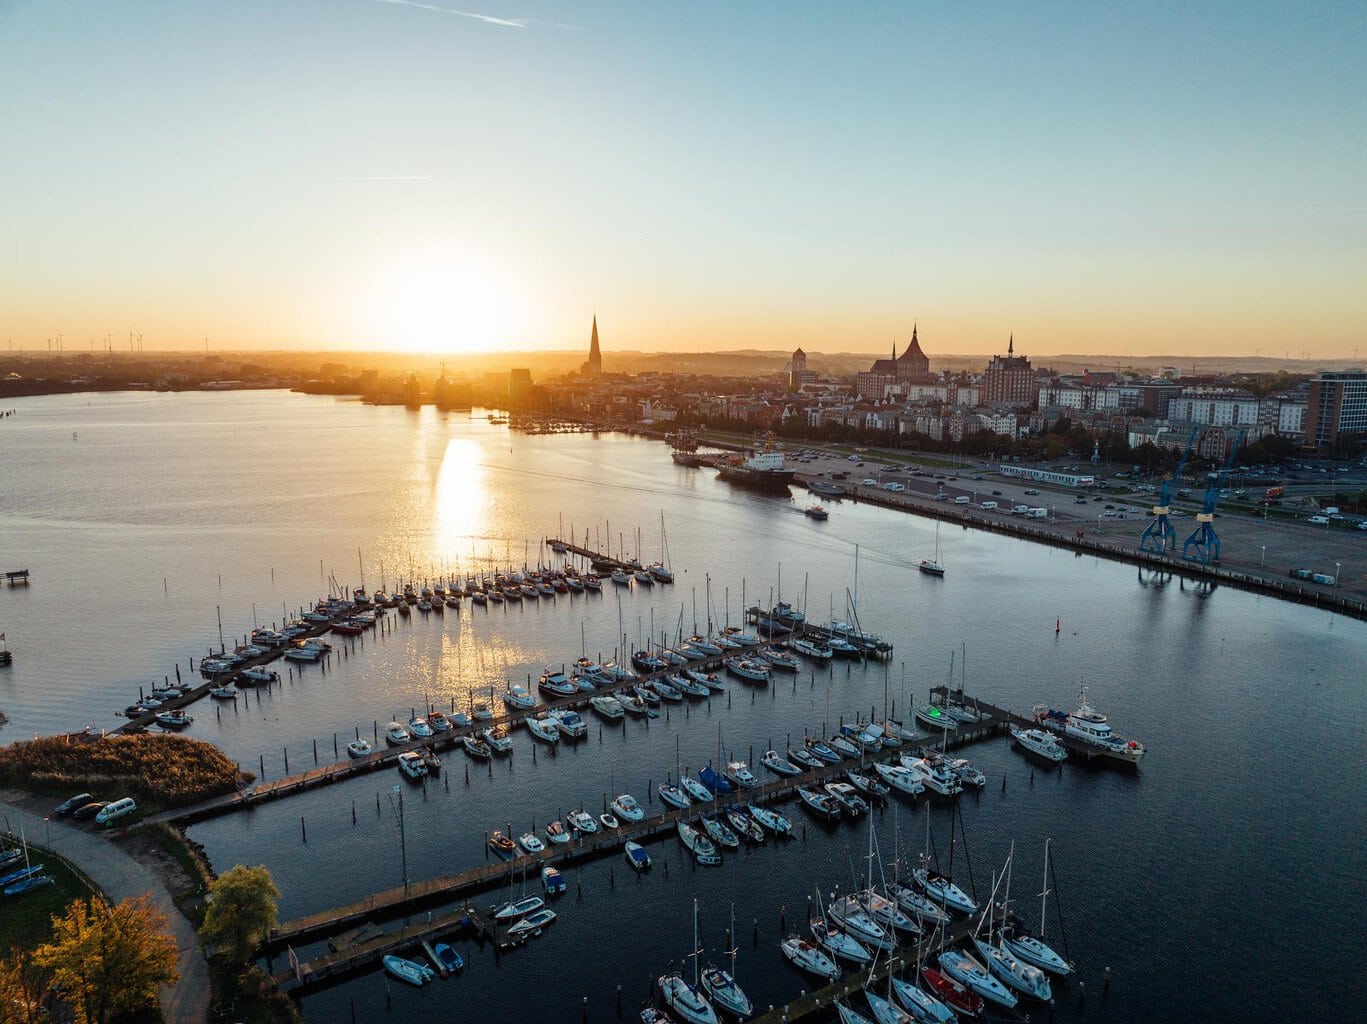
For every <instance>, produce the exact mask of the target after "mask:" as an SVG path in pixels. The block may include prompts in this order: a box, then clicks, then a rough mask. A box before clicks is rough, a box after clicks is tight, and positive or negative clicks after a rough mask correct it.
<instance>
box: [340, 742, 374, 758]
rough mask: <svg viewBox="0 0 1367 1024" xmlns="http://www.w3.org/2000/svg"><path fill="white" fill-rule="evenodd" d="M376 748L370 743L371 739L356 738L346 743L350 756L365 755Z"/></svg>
mask: <svg viewBox="0 0 1367 1024" xmlns="http://www.w3.org/2000/svg"><path fill="white" fill-rule="evenodd" d="M374 749H375V748H374V747H372V746H371V745H370V740H363V739H359V738H357V739H354V740H352V741H351V742H350V743H348V744H347V745H346V752H347V756H348V757H365V756H366V755H367V754H369V753H370V752H371V751H372V750H374Z"/></svg>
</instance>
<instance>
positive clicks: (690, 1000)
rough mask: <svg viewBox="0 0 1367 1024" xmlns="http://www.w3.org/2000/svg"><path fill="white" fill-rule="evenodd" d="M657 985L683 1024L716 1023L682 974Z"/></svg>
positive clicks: (714, 1012)
mask: <svg viewBox="0 0 1367 1024" xmlns="http://www.w3.org/2000/svg"><path fill="white" fill-rule="evenodd" d="M613 575H614V576H615V575H616V573H613ZM659 985H660V998H661V999H663V1000H664V1003H665V1005H666V1006H667V1007H669V1009H671V1010H672V1011H673V1012H674V1014H675V1015H676V1016H677V1017H679V1019H681V1020H683V1021H684V1022H685V1024H717V1011H716V1010H714V1009H713V1008H712V1004H711V1003H709V1002H708V1001H707V1000H706V999H705V998H704V997H703V994H702V993H701V992H700V991H698V989H697V988H696V987H694V986H693V985H691V984H690V983H689V982H687V981H685V980H684V977H683V975H682V974H669V975H666V976H664V977H662V978H661V979H660V981H659Z"/></svg>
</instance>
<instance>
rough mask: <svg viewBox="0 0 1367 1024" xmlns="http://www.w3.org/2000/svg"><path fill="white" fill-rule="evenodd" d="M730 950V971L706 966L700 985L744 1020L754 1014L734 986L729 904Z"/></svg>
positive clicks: (733, 920)
mask: <svg viewBox="0 0 1367 1024" xmlns="http://www.w3.org/2000/svg"><path fill="white" fill-rule="evenodd" d="M730 938H731V948H730V949H729V950H727V954H728V955H729V956H730V957H731V971H730V973H729V974H728V973H727V972H726V971H724V970H722V969H721V968H720V967H716V966H714V965H712V964H708V965H707V967H706V968H704V969H703V972H702V985H703V988H705V989H707V994H708V995H709V996H711V997H712V999H713V1001H714V1002H715V1003H716V1004H717V1005H718V1006H720V1007H721V1008H722V1009H723V1010H726V1011H727V1012H728V1013H732V1014H735V1015H736V1016H737V1017H739V1018H741V1019H742V1020H744V1019H745V1018H746V1017H749V1016H750V1015H751V1014H753V1013H754V1012H755V1008H754V1006H752V1005H751V1003H750V997H749V996H747V995H746V994H745V993H744V992H743V991H741V987H740V986H739V985H738V984H736V953H737V951H738V947H737V945H736V905H735V904H734V903H732V904H731V931H730Z"/></svg>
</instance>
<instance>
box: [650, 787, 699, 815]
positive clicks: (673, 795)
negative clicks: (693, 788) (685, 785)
mask: <svg viewBox="0 0 1367 1024" xmlns="http://www.w3.org/2000/svg"><path fill="white" fill-rule="evenodd" d="M657 792H659V794H660V799H661V800H663V801H664V802H665V803H667V804H669V806H671V807H678V808H680V809H682V808H685V807H688V806H689V805H690V804H692V803H693V801H692V800H691V799H690V798H689V796H688V794H687V793H685V792H684V791H683V790H682V789H680V788H679V787H678V786H676V785H674V784H673V783H669V782H661V783H660V784H659V786H658V787H657Z"/></svg>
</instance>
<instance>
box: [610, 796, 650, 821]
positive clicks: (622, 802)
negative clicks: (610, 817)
mask: <svg viewBox="0 0 1367 1024" xmlns="http://www.w3.org/2000/svg"><path fill="white" fill-rule="evenodd" d="M609 806H611V807H612V810H613V813H614V814H616V815H617V817H619V818H621V819H622V820H623V821H641V820H642V819H643V818H645V816H646V812H645V810H644V809H643V808H642V807H641V805H640V804H638V803H637V802H636V798H635V797H634V796H632V795H631V794H630V793H623V794H622V795H621V796H619V797H618V798H617V799H616V800H614V801H612V803H611V804H610V805H609Z"/></svg>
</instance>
